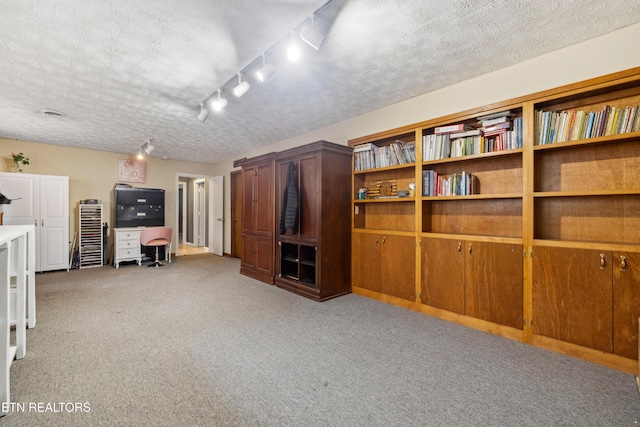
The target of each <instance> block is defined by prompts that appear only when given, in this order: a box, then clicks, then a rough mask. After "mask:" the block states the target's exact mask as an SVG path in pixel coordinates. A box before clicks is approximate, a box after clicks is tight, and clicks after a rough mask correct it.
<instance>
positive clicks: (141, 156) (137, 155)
mask: <svg viewBox="0 0 640 427" xmlns="http://www.w3.org/2000/svg"><path fill="white" fill-rule="evenodd" d="M136 159H138V160H144V154H142V149H140V151H138V154H136Z"/></svg>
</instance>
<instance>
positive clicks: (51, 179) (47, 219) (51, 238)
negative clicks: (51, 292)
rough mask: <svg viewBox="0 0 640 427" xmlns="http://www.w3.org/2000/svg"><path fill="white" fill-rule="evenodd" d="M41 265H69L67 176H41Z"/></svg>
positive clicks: (43, 268) (57, 267)
mask: <svg viewBox="0 0 640 427" xmlns="http://www.w3.org/2000/svg"><path fill="white" fill-rule="evenodd" d="M40 215H41V219H40V224H38V225H39V227H40V255H41V260H40V268H41V271H48V270H61V269H68V268H69V177H67V176H49V175H41V178H40Z"/></svg>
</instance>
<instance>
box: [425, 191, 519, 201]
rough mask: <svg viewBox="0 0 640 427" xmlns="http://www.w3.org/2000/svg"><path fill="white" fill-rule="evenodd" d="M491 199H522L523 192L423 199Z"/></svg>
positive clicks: (426, 199) (428, 199) (428, 198)
mask: <svg viewBox="0 0 640 427" xmlns="http://www.w3.org/2000/svg"><path fill="white" fill-rule="evenodd" d="M491 199H522V194H521V193H507V194H469V195H466V196H428V197H423V198H422V200H423V201H432V202H438V201H464V200H491Z"/></svg>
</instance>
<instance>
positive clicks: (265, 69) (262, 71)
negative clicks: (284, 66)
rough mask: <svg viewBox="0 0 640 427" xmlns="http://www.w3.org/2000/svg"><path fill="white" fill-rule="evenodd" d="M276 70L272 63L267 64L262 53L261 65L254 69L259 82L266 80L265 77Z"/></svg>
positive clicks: (271, 74)
mask: <svg viewBox="0 0 640 427" xmlns="http://www.w3.org/2000/svg"><path fill="white" fill-rule="evenodd" d="M275 72H276V69H275V67H274V66H273V65H271V64H267V59H266V57H265V54H264V53H263V54H262V67H261V68H259V69H258V71H256V78H257V79H258V80H260V81H261V82H265V81H267V79H268V78H269V77H271V76H273V75H274V74H275Z"/></svg>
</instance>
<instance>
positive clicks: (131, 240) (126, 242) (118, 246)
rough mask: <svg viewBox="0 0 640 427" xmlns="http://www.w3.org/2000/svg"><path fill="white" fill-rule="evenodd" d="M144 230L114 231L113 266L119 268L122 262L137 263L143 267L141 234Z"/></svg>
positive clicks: (133, 228) (127, 228)
mask: <svg viewBox="0 0 640 427" xmlns="http://www.w3.org/2000/svg"><path fill="white" fill-rule="evenodd" d="M141 231H142V228H135V227H126V228H114V229H113V265H114V266H115V267H116V268H118V267H120V263H121V262H122V261H137V262H138V265H142V252H141V250H140V232H141Z"/></svg>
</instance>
